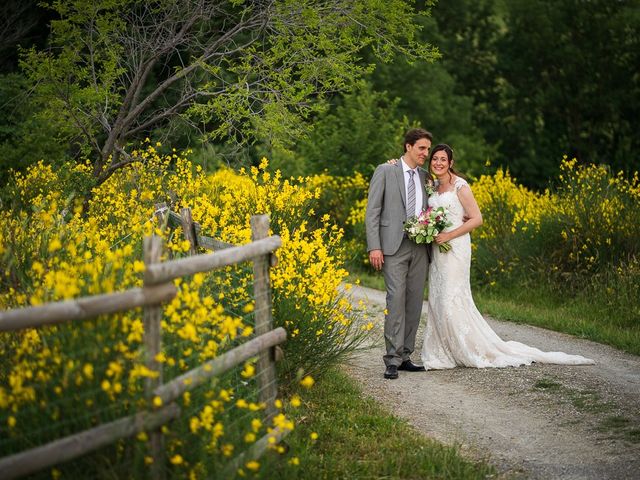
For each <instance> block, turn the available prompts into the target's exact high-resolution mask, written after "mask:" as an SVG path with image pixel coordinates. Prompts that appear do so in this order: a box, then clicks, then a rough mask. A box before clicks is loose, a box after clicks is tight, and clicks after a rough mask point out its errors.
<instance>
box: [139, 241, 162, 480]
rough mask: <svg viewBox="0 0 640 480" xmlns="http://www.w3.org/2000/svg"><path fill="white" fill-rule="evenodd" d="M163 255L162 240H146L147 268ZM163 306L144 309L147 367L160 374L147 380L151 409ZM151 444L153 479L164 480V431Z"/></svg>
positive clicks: (158, 367) (158, 382) (158, 369)
mask: <svg viewBox="0 0 640 480" xmlns="http://www.w3.org/2000/svg"><path fill="white" fill-rule="evenodd" d="M161 253H162V238H160V237H158V236H157V235H152V236H151V237H145V238H144V263H145V266H147V265H152V264H154V263H159V262H160V255H161ZM161 321H162V306H161V304H157V305H151V306H147V307H145V309H144V344H145V347H146V366H147V368H149V369H150V370H153V371H154V372H158V376H157V377H156V378H146V379H145V396H146V398H147V401H148V402H149V408H150V409H153V408H154V406H153V397H154V393H153V392H154V390H155V389H156V388H157V387H158V386H159V385H161V384H162V364H161V363H160V362H158V361H157V360H156V355H158V354H159V353H160V351H161V348H162V330H161V328H162V326H161V325H162V324H161ZM149 442H150V446H151V456H152V458H153V465H152V467H151V478H153V479H154V480H155V479H160V480H162V479H164V478H165V470H164V457H165V453H164V438H163V436H162V429H157V430H155V431H153V432H150V435H149Z"/></svg>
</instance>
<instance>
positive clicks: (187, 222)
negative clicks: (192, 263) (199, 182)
mask: <svg viewBox="0 0 640 480" xmlns="http://www.w3.org/2000/svg"><path fill="white" fill-rule="evenodd" d="M180 217H181V218H182V231H183V232H184V238H186V239H187V240H189V243H190V244H191V246H190V247H189V255H195V254H196V228H195V225H194V224H193V218H192V217H191V209H190V208H182V209H181V210H180Z"/></svg>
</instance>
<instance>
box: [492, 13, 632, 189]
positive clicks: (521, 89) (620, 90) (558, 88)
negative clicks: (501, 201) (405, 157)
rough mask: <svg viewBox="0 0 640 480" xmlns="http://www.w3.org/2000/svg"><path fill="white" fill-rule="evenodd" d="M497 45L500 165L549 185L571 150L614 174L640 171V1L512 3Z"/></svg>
mask: <svg viewBox="0 0 640 480" xmlns="http://www.w3.org/2000/svg"><path fill="white" fill-rule="evenodd" d="M505 7H506V12H505V13H506V15H505V17H504V21H505V24H506V29H505V31H504V34H503V35H501V36H500V37H499V38H498V40H497V41H496V42H497V43H496V54H497V62H496V69H495V76H496V83H495V88H494V90H495V91H496V95H497V98H496V100H497V101H495V102H494V110H493V111H492V112H491V114H492V116H493V118H490V117H488V116H487V117H485V119H486V123H485V124H484V125H485V132H486V136H487V139H488V140H489V141H490V142H494V143H497V144H500V154H499V157H498V159H497V160H498V162H499V163H501V164H503V165H508V166H509V167H510V169H511V171H512V173H514V174H515V175H517V176H518V177H519V178H521V179H522V180H523V181H524V182H526V183H527V184H528V185H533V186H537V187H541V186H545V185H546V182H547V180H548V178H549V177H551V176H553V175H554V174H555V173H557V166H556V165H555V163H554V161H553V159H555V158H559V157H561V156H562V155H564V154H567V155H569V156H570V157H571V158H573V157H576V158H578V160H579V161H581V162H584V163H588V162H594V163H600V162H605V163H607V164H609V165H611V166H612V167H613V168H614V169H615V170H627V171H629V170H632V169H633V168H635V166H637V158H638V150H639V148H640V142H639V140H638V136H637V134H636V118H638V115H639V114H640V103H639V101H638V99H639V98H640V79H639V78H638V76H637V75H636V71H637V65H638V64H640V35H639V33H640V13H639V12H640V9H639V7H640V3H639V2H638V1H637V0H630V1H623V2H610V1H608V0H593V1H588V2H585V1H582V0H562V1H554V2H550V1H548V0H535V1H529V0H516V1H511V2H505Z"/></svg>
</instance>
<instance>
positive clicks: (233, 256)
mask: <svg viewBox="0 0 640 480" xmlns="http://www.w3.org/2000/svg"><path fill="white" fill-rule="evenodd" d="M166 210H167V209H166V208H163V209H158V212H157V213H158V216H159V217H160V219H161V220H166V222H167V224H168V225H169V226H170V227H176V226H178V225H179V226H181V227H182V228H183V231H184V234H185V238H186V239H187V240H189V242H190V244H191V248H190V253H191V254H192V256H191V257H188V258H184V259H179V260H172V261H168V262H163V263H161V262H160V261H159V260H160V254H161V251H162V240H161V239H160V238H159V237H156V236H153V237H148V238H145V239H144V252H145V254H144V255H145V274H144V287H143V288H132V289H130V290H127V291H124V292H118V293H110V294H104V295H94V296H90V297H84V298H79V299H76V300H68V301H63V302H55V303H50V304H46V305H41V306H37V307H27V308H21V309H15V310H7V311H3V312H0V332H1V331H15V330H21V329H26V328H38V327H43V326H46V325H52V324H57V323H62V322H69V321H81V320H86V319H90V318H95V317H96V316H99V315H104V314H112V313H116V312H123V311H127V310H130V309H132V308H136V307H144V313H143V318H144V328H145V332H144V344H145V348H146V365H147V367H148V368H150V369H151V370H154V371H156V372H158V376H157V377H156V378H153V379H147V380H146V383H145V396H146V398H147V401H148V402H149V410H148V411H147V410H145V411H141V412H138V413H136V414H134V415H130V416H128V417H125V418H121V419H119V420H115V421H113V422H110V423H106V424H102V425H100V426H98V427H95V428H92V429H89V430H85V431H83V432H80V433H75V434H73V435H69V436H67V437H64V438H61V439H58V440H55V441H53V442H50V443H48V444H46V445H43V446H40V447H36V448H32V449H30V450H26V451H23V452H20V453H17V454H14V455H10V456H7V457H4V458H0V478H2V479H13V478H18V477H20V476H23V475H28V474H31V473H35V472H37V471H40V470H42V469H45V468H48V467H52V466H54V465H56V464H59V463H62V462H65V461H68V460H72V459H74V458H77V457H79V456H82V455H85V454H87V453H89V452H91V451H94V450H96V449H98V448H101V447H104V446H105V445H108V444H110V443H113V442H115V441H116V440H119V439H121V438H125V437H130V436H132V435H136V434H138V433H139V432H141V431H146V432H149V438H150V449H151V455H152V456H153V459H154V462H153V466H152V471H151V472H150V476H151V477H152V478H154V479H162V478H164V473H165V470H164V445H163V435H162V431H161V427H162V425H165V424H166V423H168V422H169V421H171V420H173V419H176V418H178V417H179V415H180V409H179V407H178V406H177V405H176V404H174V403H171V402H173V401H174V400H175V399H177V398H178V397H179V396H180V395H181V394H183V393H184V392H185V391H188V390H191V389H193V388H196V387H197V386H199V385H202V384H203V383H204V382H205V381H206V380H208V379H210V378H212V377H213V376H217V375H221V374H222V373H224V372H226V371H227V370H229V369H231V368H233V367H235V366H237V365H239V364H241V363H242V362H244V361H245V360H247V359H249V358H251V357H254V356H256V355H258V365H257V378H258V382H259V388H260V389H259V397H260V401H261V402H264V404H265V405H266V409H265V421H270V420H271V419H272V418H273V416H274V414H275V412H276V410H275V400H276V395H277V385H276V382H275V364H274V362H275V348H276V346H277V345H279V344H280V343H282V342H284V341H285V340H286V332H285V330H284V329H282V328H276V329H275V330H273V327H272V319H271V287H270V281H269V266H270V265H272V263H273V258H274V257H273V256H272V253H273V252H274V251H275V250H276V249H278V248H279V247H280V245H281V240H280V238H279V237H277V236H268V231H269V220H268V217H267V216H266V215H262V216H255V217H252V219H251V227H252V238H253V241H252V242H251V243H249V244H247V245H242V246H233V245H231V244H229V243H226V242H221V241H219V240H216V239H213V238H210V237H206V236H203V235H200V226H199V225H198V224H197V223H195V222H193V220H192V218H191V212H190V210H189V209H182V211H181V214H180V215H178V214H177V213H175V212H171V211H168V212H166ZM199 247H203V248H207V249H210V250H211V249H213V250H215V251H214V253H210V254H203V255H196V254H195V253H196V252H197V249H198V248H199ZM244 261H253V263H254V296H255V302H256V305H255V309H254V316H255V322H256V328H255V331H256V335H257V336H256V337H255V338H254V339H252V340H250V341H247V342H246V343H244V344H242V345H240V346H238V347H236V348H234V349H232V350H230V351H228V352H226V353H224V354H222V355H220V356H219V357H216V358H215V359H213V360H211V361H209V362H207V363H205V364H203V365H200V366H199V367H196V368H194V369H192V370H190V371H189V372H186V373H184V374H183V375H181V376H179V377H177V378H175V379H173V380H171V381H170V382H168V383H166V384H164V383H163V378H162V364H160V363H159V362H157V360H156V358H157V353H159V352H161V350H162V344H161V343H162V331H161V324H162V323H161V319H162V304H164V303H166V302H168V301H169V300H171V299H172V298H174V297H175V296H176V294H177V290H176V287H175V286H174V285H173V283H171V281H172V280H173V279H176V278H179V277H183V276H186V275H192V274H195V273H200V272H202V273H204V272H209V271H212V270H215V269H218V268H222V267H226V266H229V265H233V264H237V263H240V262H244ZM156 396H158V397H160V398H161V399H162V402H163V405H164V406H163V407H162V408H160V409H153V407H152V406H151V401H152V399H153V398H155V397H156ZM265 423H266V422H265ZM286 434H287V432H286V431H281V430H279V429H277V428H276V429H274V430H272V431H271V432H270V433H268V434H267V435H265V436H264V437H263V438H261V439H259V440H258V441H257V442H256V443H255V444H254V445H253V446H252V447H251V448H249V449H248V450H247V451H245V452H243V453H241V454H239V455H238V456H237V457H236V458H234V459H233V460H232V461H231V462H230V463H229V464H228V465H227V468H226V472H227V476H229V475H234V474H235V470H236V469H237V466H239V465H241V463H242V461H244V459H254V458H257V457H259V456H260V455H261V454H262V452H264V451H265V449H266V448H267V445H268V443H269V437H273V438H275V439H276V441H279V440H280V439H281V438H282V437H283V436H284V435H286Z"/></svg>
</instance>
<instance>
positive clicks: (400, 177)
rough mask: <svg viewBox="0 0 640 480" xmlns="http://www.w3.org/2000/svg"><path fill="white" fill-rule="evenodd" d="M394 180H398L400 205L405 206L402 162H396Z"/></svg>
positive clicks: (405, 195)
mask: <svg viewBox="0 0 640 480" xmlns="http://www.w3.org/2000/svg"><path fill="white" fill-rule="evenodd" d="M395 171H396V180H397V181H398V188H399V189H400V194H401V195H400V198H402V206H403V207H404V208H405V209H406V208H407V192H406V190H405V187H404V170H403V169H402V162H398V163H396V170H395Z"/></svg>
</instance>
